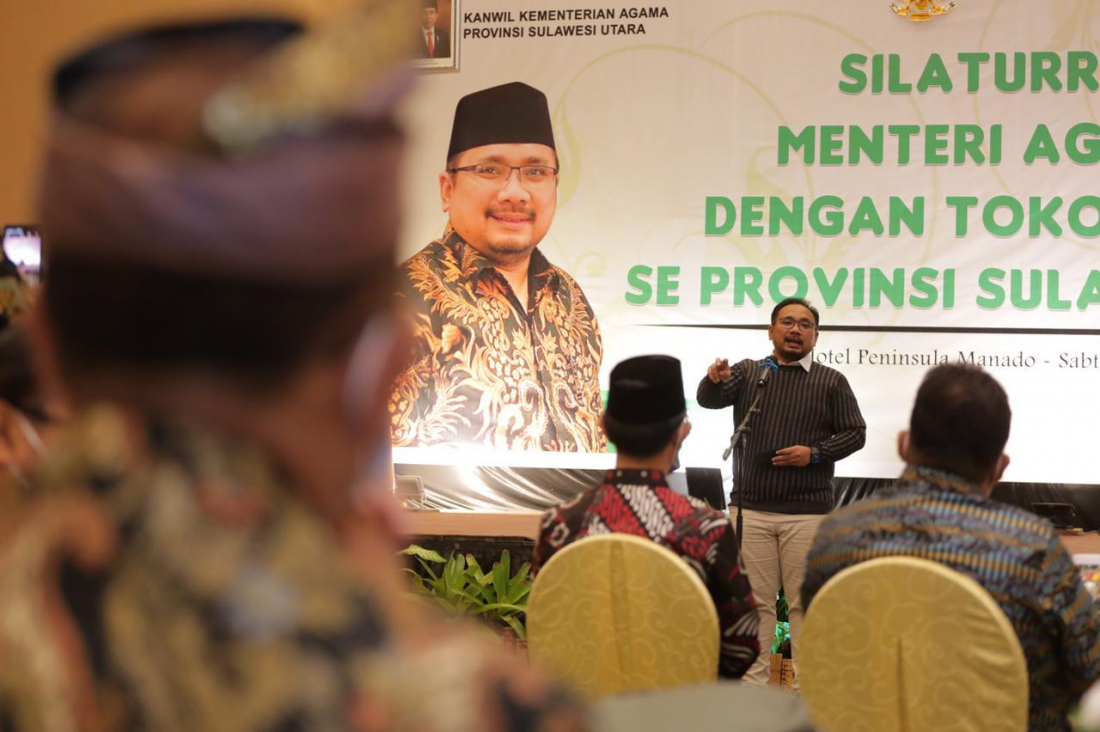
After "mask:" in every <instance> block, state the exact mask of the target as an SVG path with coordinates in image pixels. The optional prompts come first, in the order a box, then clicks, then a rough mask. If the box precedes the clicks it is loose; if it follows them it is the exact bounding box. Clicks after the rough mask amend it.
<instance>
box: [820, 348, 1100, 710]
mask: <svg viewBox="0 0 1100 732" xmlns="http://www.w3.org/2000/svg"><path fill="white" fill-rule="evenodd" d="M1011 418H1012V412H1011V410H1010V409H1009V406H1008V397H1007V395H1006V394H1005V392H1004V389H1002V388H1001V385H1000V384H998V383H997V382H996V380H994V379H993V377H992V376H990V375H989V374H987V373H985V372H984V371H982V370H981V369H979V368H977V367H973V366H964V365H944V366H937V367H936V368H934V369H932V370H931V371H929V372H928V374H927V375H926V376H925V378H924V382H923V383H922V384H921V386H920V389H919V390H918V391H917V400H916V403H915V404H914V405H913V414H912V417H911V419H910V423H909V429H908V430H907V431H904V432H902V433H901V434H899V435H898V453H899V454H900V455H901V458H902V459H903V460H904V461H905V462H906V463H907V467H906V468H905V472H904V473H902V475H901V479H900V480H899V481H898V483H897V484H896V485H894V486H892V487H890V488H887V489H885V490H882V491H879V492H878V493H876V494H875V495H874V496H872V497H871V498H869V499H868V500H866V501H863V502H861V503H857V504H855V505H853V506H849V507H848V508H845V509H843V510H841V511H837V512H836V513H834V514H832V515H830V516H829V517H828V518H826V519H825V521H824V522H823V523H822V524H821V528H820V529H818V532H817V537H816V539H815V540H814V544H813V547H812V548H811V550H810V556H809V560H808V568H807V571H806V577H805V580H804V581H803V583H802V603H803V605H804V606H805V607H806V608H809V607H810V603H811V602H812V601H813V598H814V596H815V595H816V594H817V592H818V591H819V590H820V589H821V587H822V586H823V585H824V584H825V583H826V582H827V581H828V580H829V579H830V578H831V577H833V576H834V575H835V574H837V573H838V572H840V571H841V570H843V569H845V568H847V567H850V566H852V565H854V564H858V563H859V562H863V561H866V560H868V559H874V558H875V557H885V556H912V557H920V558H922V559H931V560H933V561H936V562H939V563H940V564H944V565H947V566H948V567H950V568H951V569H954V570H956V571H958V572H962V573H963V574H965V575H968V576H970V577H971V578H973V579H974V580H976V581H977V582H978V584H980V585H981V586H982V587H984V588H985V589H986V590H988V591H989V594H990V595H992V596H993V599H994V600H996V601H997V604H998V605H1000V606H1001V610H1003V611H1004V613H1005V615H1007V616H1008V619H1009V621H1011V623H1012V627H1013V628H1014V629H1015V630H1016V635H1017V636H1019V638H1020V644H1021V645H1022V646H1023V649H1024V656H1025V657H1026V658H1027V670H1028V677H1029V679H1030V692H1029V700H1028V710H1029V711H1028V713H1029V718H1030V719H1029V723H1028V729H1031V730H1068V729H1069V728H1070V727H1069V722H1068V720H1067V719H1066V714H1067V713H1068V711H1069V707H1070V705H1071V703H1072V702H1073V701H1074V700H1075V699H1076V698H1077V697H1078V696H1080V694H1081V692H1082V691H1084V689H1085V688H1086V687H1087V685H1088V683H1090V682H1092V681H1095V680H1096V679H1097V678H1100V637H1098V635H1097V633H1098V631H1100V622H1098V618H1097V612H1096V605H1095V603H1094V601H1093V599H1092V598H1091V597H1090V596H1089V594H1088V592H1086V590H1085V588H1084V586H1083V585H1082V583H1081V579H1080V577H1079V576H1078V574H1077V569H1076V568H1075V567H1074V566H1073V562H1072V560H1071V559H1070V557H1069V554H1068V553H1067V552H1066V549H1065V547H1064V546H1062V542H1061V541H1060V540H1059V538H1058V533H1057V532H1056V531H1055V530H1054V527H1053V526H1051V525H1050V523H1049V522H1048V521H1047V520H1046V519H1043V518H1040V517H1039V516H1036V515H1034V514H1031V513H1028V512H1027V511H1024V510H1023V509H1020V508H1016V507H1014V506H1008V505H1006V504H1003V503H999V502H997V501H992V500H990V499H989V494H990V492H991V491H992V490H993V486H995V485H996V484H997V482H998V481H999V480H1000V479H1001V474H1002V473H1003V472H1004V469H1005V467H1006V466H1007V465H1008V456H1007V455H1005V454H1004V447H1005V443H1006V442H1007V441H1008V429H1009V423H1010V421H1011ZM943 611H944V612H945V613H950V612H951V608H944V609H943Z"/></svg>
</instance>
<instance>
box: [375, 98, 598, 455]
mask: <svg viewBox="0 0 1100 732" xmlns="http://www.w3.org/2000/svg"><path fill="white" fill-rule="evenodd" d="M439 186H440V195H441V197H442V200H443V210H444V211H446V212H448V214H449V217H450V221H449V223H448V225H447V231H446V232H445V234H444V235H443V237H442V238H441V239H439V240H437V241H434V242H432V243H431V244H429V245H428V246H427V247H425V248H424V249H422V250H421V251H420V252H419V253H418V254H416V255H415V256H413V257H412V258H411V259H409V260H408V261H407V262H405V264H404V265H403V267H402V275H403V282H402V287H403V289H402V292H401V297H402V299H403V302H404V304H405V305H406V306H407V307H408V309H409V310H410V311H411V313H412V318H413V328H414V330H415V339H416V340H415V345H414V349H413V357H412V359H411V360H410V362H409V364H408V366H407V368H406V369H405V370H404V371H403V372H402V373H401V375H400V376H399V377H398V379H397V381H396V383H395V388H394V393H393V397H392V400H391V404H390V420H391V422H390V424H391V430H392V436H393V444H394V445H399V446H418V445H434V444H440V443H472V444H478V445H483V446H487V447H493V448H503V449H513V450H560V451H569V452H589V451H602V450H603V449H604V447H605V442H604V438H603V434H602V432H601V430H600V425H599V414H600V406H601V405H600V385H599V372H600V361H601V359H602V357H603V344H602V342H601V340H600V331H599V326H598V325H597V323H596V317H595V315H594V314H593V312H592V308H591V306H590V305H589V304H588V301H587V300H586V299H585V297H584V293H583V292H581V288H580V287H579V286H578V285H577V283H576V281H574V280H573V278H572V277H570V276H569V275H568V274H567V273H566V272H565V271H564V270H562V269H560V268H558V267H555V266H554V265H552V264H550V262H548V261H547V260H546V257H544V256H543V255H542V253H541V252H540V251H539V250H538V244H539V242H540V241H542V239H543V237H544V236H545V235H546V232H547V230H548V229H549V228H550V224H551V222H552V221H553V220H554V211H555V209H556V207H557V190H558V189H557V186H558V156H557V151H556V148H555V146H554V132H553V129H552V128H551V125H550V112H549V108H548V107H547V103H546V96H545V95H544V94H543V93H542V92H540V91H538V90H537V89H533V88H532V87H530V86H527V85H526V84H521V83H518V82H515V83H512V84H505V85H503V86H497V87H493V88H491V89H484V90H482V91H479V92H476V93H474V94H470V95H468V96H466V97H463V98H462V99H461V100H460V101H459V103H458V107H457V108H456V109H455V118H454V126H453V127H452V131H451V143H450V149H449V150H448V152H447V168H446V170H445V171H444V172H443V173H441V174H440V176H439Z"/></svg>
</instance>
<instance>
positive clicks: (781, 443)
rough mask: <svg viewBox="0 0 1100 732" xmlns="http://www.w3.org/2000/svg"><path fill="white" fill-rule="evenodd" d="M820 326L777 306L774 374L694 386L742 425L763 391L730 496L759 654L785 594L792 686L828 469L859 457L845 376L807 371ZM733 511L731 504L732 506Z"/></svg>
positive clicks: (858, 422) (746, 373)
mask: <svg viewBox="0 0 1100 732" xmlns="http://www.w3.org/2000/svg"><path fill="white" fill-rule="evenodd" d="M819 322H820V318H819V315H818V312H817V309H816V308H815V307H814V306H813V305H811V304H810V303H809V302H808V301H807V300H804V299H802V298H788V299H786V300H783V301H782V302H780V303H779V304H778V305H776V306H775V309H774V310H772V315H771V325H770V326H768V336H769V337H770V338H771V341H772V345H773V351H772V354H771V356H770V359H772V360H774V363H775V364H776V365H778V370H776V371H775V372H774V373H771V374H769V376H768V379H767V381H766V382H765V383H764V385H763V386H758V383H759V381H760V379H759V376H758V375H759V374H760V372H761V369H762V368H769V366H767V365H766V364H765V360H764V359H761V360H756V361H754V360H752V359H745V360H743V361H740V362H738V363H736V364H734V365H733V366H731V365H730V364H729V361H727V360H726V359H724V358H719V359H717V360H715V362H714V363H713V364H711V365H710V367H709V368H708V369H707V375H706V376H704V377H703V379H702V381H700V382H699V390H698V394H697V398H698V400H699V404H700V405H701V406H703V407H706V408H708V409H723V408H725V407H729V406H732V407H733V408H734V418H735V421H737V422H740V420H742V419H743V418H744V416H745V414H746V412H747V411H748V409H749V408H750V406H751V404H752V402H753V400H754V399H755V398H756V396H757V390H758V389H761V390H762V393H761V395H760V396H761V399H760V402H759V405H758V406H759V409H760V411H759V413H757V414H755V415H754V416H753V417H752V421H751V431H750V432H749V433H748V434H747V435H745V437H744V439H743V442H742V444H741V447H742V448H743V450H739V451H738V453H737V454H736V456H735V459H736V460H737V461H738V462H739V463H740V464H739V465H738V469H737V473H736V475H737V480H736V485H735V490H741V491H742V492H743V493H742V501H743V506H744V529H743V531H744V536H742V537H739V538H740V539H741V552H742V556H743V557H744V561H745V566H746V569H747V571H748V574H749V581H750V582H751V584H752V588H753V594H754V595H755V596H756V598H757V606H758V609H759V612H760V647H761V648H767V647H769V646H770V645H771V642H772V637H773V635H774V632H775V602H774V598H775V596H776V594H777V593H778V591H779V588H780V587H782V588H784V592H785V594H786V597H787V604H788V609H789V614H790V622H791V647H792V651H793V655H794V660H795V670H796V673H795V686H796V688H797V685H798V677H797V663H798V634H799V630H800V627H801V624H802V603H801V599H800V594H801V586H802V577H803V574H804V573H805V567H806V555H807V553H808V552H809V549H810V544H811V542H812V541H813V538H814V532H815V531H816V530H817V526H818V524H819V523H820V522H821V519H822V517H823V516H824V514H826V513H828V512H829V510H830V509H832V507H833V488H832V479H833V465H834V463H835V462H836V461H837V460H841V459H843V458H846V457H848V456H849V455H851V454H852V453H854V452H855V451H856V450H859V449H860V448H862V447H863V443H864V441H865V439H866V429H867V425H866V423H865V422H864V421H863V416H862V415H861V414H860V411H859V404H858V403H857V402H856V398H855V395H854V394H853V393H852V389H851V387H850V386H849V385H848V381H847V379H845V378H844V375H843V374H841V373H840V372H839V371H836V370H835V369H831V368H829V367H828V366H823V365H821V364H816V363H814V362H813V348H814V346H815V345H816V344H817V334H818V325H819ZM734 503H736V501H734ZM768 669H769V658H768V654H766V653H761V654H760V656H759V657H758V658H757V660H756V663H755V664H754V665H753V667H752V668H751V669H750V670H749V672H748V673H747V674H745V677H744V678H745V681H747V682H748V683H754V684H767V683H768Z"/></svg>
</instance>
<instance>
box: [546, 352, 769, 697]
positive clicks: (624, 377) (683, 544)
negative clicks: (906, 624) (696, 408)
mask: <svg viewBox="0 0 1100 732" xmlns="http://www.w3.org/2000/svg"><path fill="white" fill-rule="evenodd" d="M603 424H604V427H605V429H606V430H607V438H608V439H609V440H610V441H611V442H613V443H614V444H615V449H616V450H617V451H618V452H617V457H616V461H615V469H614V470H609V471H607V475H606V476H605V477H604V482H603V484H602V485H600V486H598V487H596V488H590V489H588V490H586V491H582V492H581V493H580V494H579V495H578V496H577V497H576V498H574V499H573V500H572V501H570V502H569V503H566V504H564V505H561V506H558V507H556V508H553V509H551V510H550V511H548V512H546V514H545V515H544V516H543V519H542V527H541V529H540V531H539V538H538V544H537V546H536V547H535V561H534V568H535V571H536V572H537V571H538V570H539V568H541V567H542V566H543V565H545V564H546V562H548V561H550V558H551V557H552V556H554V554H555V553H556V552H557V551H558V550H559V549H561V548H562V547H563V546H566V545H567V544H570V543H571V542H574V541H576V540H578V539H582V538H584V537H586V536H593V535H595V534H607V533H622V534H633V535H635V536H644V537H646V538H649V539H652V540H653V541H655V542H657V543H658V544H661V545H662V546H665V547H668V548H669V549H671V550H672V551H673V552H675V553H676V554H678V555H679V556H680V557H681V558H682V559H683V560H684V561H685V562H686V563H687V564H688V566H690V567H691V568H692V569H693V570H695V571H696V572H697V573H698V574H699V578H700V579H701V580H702V581H703V583H704V584H705V585H706V587H707V590H708V591H709V592H710V596H711V598H712V599H713V600H714V605H715V608H716V609H717V611H718V625H719V631H720V633H721V651H720V655H719V662H718V663H719V665H718V673H719V675H721V676H723V677H728V678H740V677H741V675H742V674H744V673H745V671H747V670H748V669H749V667H750V666H751V665H752V662H753V661H755V660H756V656H757V654H758V653H759V652H760V643H759V641H758V639H757V637H756V631H757V623H758V621H759V618H758V616H757V612H756V604H755V603H754V602H753V598H752V589H751V588H750V587H749V579H748V576H747V575H746V574H745V571H744V568H743V567H742V566H741V560H740V557H739V556H738V552H737V540H736V538H735V537H734V532H733V527H732V526H731V525H730V520H729V516H727V515H726V514H725V513H722V512H721V511H717V510H715V509H713V508H711V507H710V506H708V505H707V504H706V503H705V502H703V501H701V500H699V499H697V498H689V497H685V496H682V495H680V494H679V493H676V492H675V491H673V490H672V489H671V488H669V487H668V483H667V482H666V481H665V475H666V473H667V472H668V471H669V470H670V469H671V468H672V466H673V465H674V464H675V463H676V462H677V455H678V454H679V451H680V445H681V444H682V443H683V441H684V439H685V438H686V437H687V435H688V432H690V431H691V423H689V422H688V421H687V420H686V410H685V404H684V382H683V376H682V374H681V372H680V362H679V361H678V360H677V359H675V358H672V357H671V356H639V357H637V358H632V359H628V360H626V361H623V362H622V363H620V364H618V365H617V366H616V367H615V368H614V369H613V370H612V371H611V386H610V392H609V394H608V400H607V412H606V413H605V414H604V417H603Z"/></svg>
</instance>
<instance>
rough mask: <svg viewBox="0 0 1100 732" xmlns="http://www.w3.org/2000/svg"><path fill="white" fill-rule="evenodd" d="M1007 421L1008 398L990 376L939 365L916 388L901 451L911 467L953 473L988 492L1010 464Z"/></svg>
mask: <svg viewBox="0 0 1100 732" xmlns="http://www.w3.org/2000/svg"><path fill="white" fill-rule="evenodd" d="M1011 421H1012V410H1011V409H1009V406H1008V395H1007V394H1005V391H1004V389H1003V388H1002V387H1001V385H1000V384H999V383H997V380H996V379H994V378H993V377H992V376H990V375H989V374H988V373H986V372H985V371H983V370H982V369H981V368H978V367H977V366H968V365H965V364H945V365H942V366H937V367H935V368H933V369H932V370H930V371H929V372H928V373H927V374H926V375H925V377H924V381H923V382H921V385H920V389H918V390H917V399H916V402H915V403H914V404H913V414H912V417H911V419H910V422H909V431H908V432H902V433H901V435H899V440H898V443H899V452H900V453H901V457H902V458H903V459H904V460H906V461H907V462H909V463H910V464H913V465H918V466H921V467H927V468H934V469H936V470H944V471H948V472H951V473H955V474H957V475H960V476H962V477H964V478H966V479H968V480H971V481H973V482H975V483H977V484H979V485H980V486H982V488H983V490H984V491H985V492H987V493H988V492H989V491H990V490H992V488H993V486H994V485H996V483H997V481H998V480H1000V478H1001V474H1002V473H1003V472H1004V469H1005V467H1007V465H1008V456H1007V455H1005V454H1004V446H1005V443H1006V442H1008V430H1009V425H1010V423H1011Z"/></svg>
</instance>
